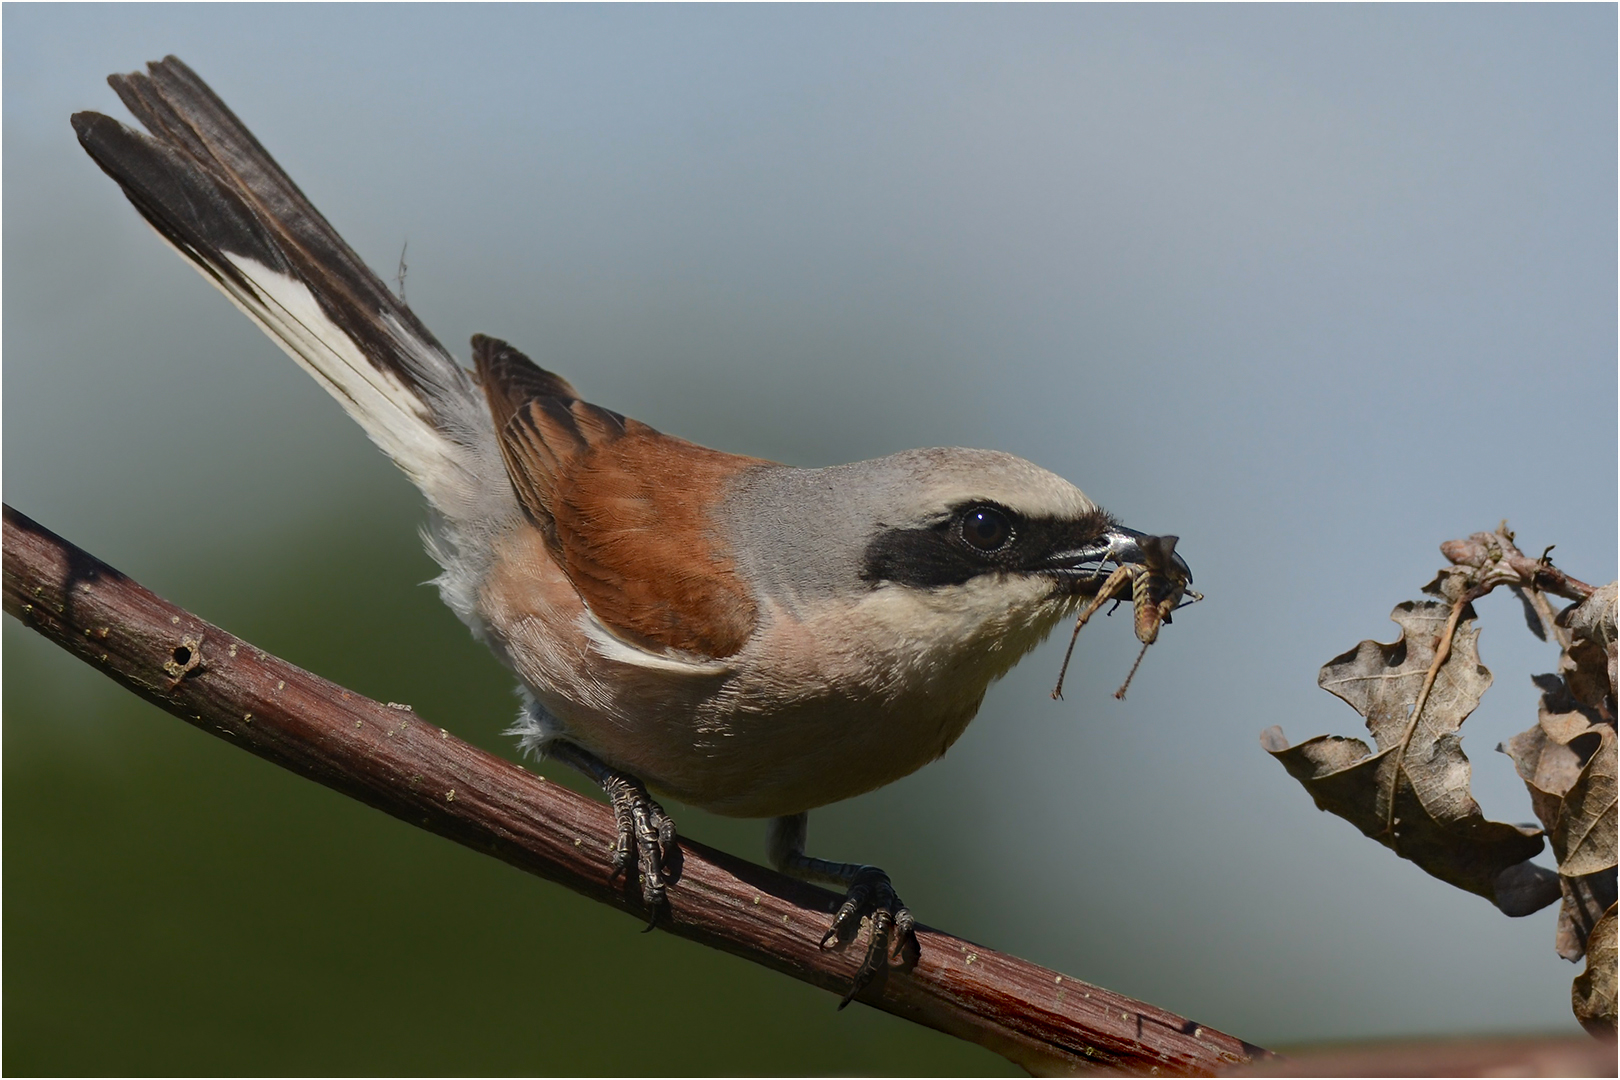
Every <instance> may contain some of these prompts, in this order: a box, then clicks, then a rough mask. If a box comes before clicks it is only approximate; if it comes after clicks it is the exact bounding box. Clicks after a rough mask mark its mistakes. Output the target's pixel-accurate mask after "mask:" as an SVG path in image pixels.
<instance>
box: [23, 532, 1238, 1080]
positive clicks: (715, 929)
mask: <svg viewBox="0 0 1620 1080" xmlns="http://www.w3.org/2000/svg"><path fill="white" fill-rule="evenodd" d="M4 520H5V533H4V562H3V564H0V575H3V578H4V598H5V610H6V611H7V612H8V613H10V614H11V615H13V616H15V617H16V618H17V619H19V620H21V621H22V622H23V623H24V624H25V625H27V626H30V627H32V628H33V629H35V630H37V631H39V632H40V633H41V634H43V635H45V636H46V637H47V638H49V639H50V640H52V641H54V642H55V643H56V644H58V645H60V646H62V647H63V648H64V649H66V650H68V651H69V652H71V653H73V654H74V655H76V656H78V657H79V658H80V659H82V660H84V661H85V662H87V663H89V664H90V665H91V666H93V667H96V668H98V669H99V670H101V671H102V672H103V673H104V674H106V675H107V676H108V677H109V678H111V679H113V680H114V681H115V682H117V683H119V684H120V685H122V686H124V687H125V688H126V689H129V690H131V691H133V692H134V693H136V694H139V695H140V696H141V697H143V698H146V699H147V700H148V701H151V702H153V703H154V704H156V705H158V706H159V707H161V708H163V709H165V710H167V711H169V712H171V713H173V714H174V715H176V716H178V717H180V718H181V719H183V720H185V721H187V722H189V723H191V724H193V725H195V726H196V727H198V728H200V729H202V730H203V731H206V732H208V733H210V734H213V735H216V736H219V737H221V738H223V739H225V740H226V741H228V742H231V743H233V744H234V745H237V746H240V747H242V748H243V749H245V750H248V751H249V752H251V753H254V754H257V755H259V756H260V757H263V758H266V759H268V760H270V761H273V762H275V763H276V764H278V765H281V766H283V767H284V768H287V769H290V770H292V771H293V772H296V773H298V774H299V775H301V776H305V777H308V778H309V779H312V780H316V781H318V782H320V783H322V784H325V785H326V786H327V787H330V788H332V789H334V790H336V791H339V792H342V793H343V794H346V795H349V796H351V797H353V798H356V799H359V800H360V801H362V802H365V803H367V804H369V805H371V806H374V807H376V808H377V809H379V810H382V811H384V812H386V813H389V814H392V815H393V816H395V817H397V818H400V819H401V820H403V821H406V822H409V823H411V824H413V825H417V826H420V827H421V828H424V829H427V830H429V831H430V832H434V833H438V834H439V835H441V836H445V837H448V838H449V839H452V840H455V841H456V842H458V843H461V844H464V845H466V846H467V847H470V848H473V849H474V850H477V851H481V852H484V853H485V854H488V855H492V856H494V857H495V858H498V859H501V860H503V861H505V862H508V863H510V864H512V865H513V866H516V867H518V868H520V869H523V870H527V871H529V872H530V873H533V874H537V875H539V876H540V877H543V878H546V879H548V880H551V881H556V882H559V883H560V884H563V885H565V886H567V887H568V888H570V889H573V890H574V891H576V892H578V893H581V894H583V895H585V896H588V897H591V898H592V899H594V900H599V901H601V902H602V903H606V904H610V905H612V906H614V907H617V908H620V909H621V910H624V911H629V912H633V913H637V914H638V915H639V914H640V900H639V890H637V889H630V890H627V889H626V887H625V883H624V881H623V879H622V878H619V879H614V878H613V876H612V875H611V872H610V867H609V863H608V859H609V848H610V847H611V846H612V842H613V837H614V826H613V821H612V816H611V814H610V812H609V811H608V809H607V807H606V806H604V805H602V804H601V803H598V802H595V801H592V800H590V799H587V798H584V797H583V796H580V795H576V794H575V793H573V792H571V791H569V790H567V789H566V788H563V787H561V786H559V785H557V784H552V783H547V782H546V781H545V780H544V779H543V778H541V777H538V776H535V775H534V774H532V773H529V772H527V771H525V770H524V769H522V768H520V767H519V766H517V765H514V764H512V763H511V762H508V761H504V760H502V759H500V758H497V757H495V756H494V755H492V754H488V753H485V752H484V751H482V750H480V749H478V748H477V747H475V746H471V745H469V744H467V743H464V742H462V741H461V740H460V739H457V738H455V737H454V736H452V735H451V734H450V733H449V732H447V731H445V730H444V729H442V728H438V727H435V726H433V725H432V724H429V723H427V722H425V721H423V720H422V719H420V718H419V717H417V716H416V714H414V713H412V712H410V711H408V710H404V709H399V708H390V707H388V706H386V705H382V704H379V703H378V702H375V701H371V700H370V699H368V698H364V697H362V696H360V695H359V694H355V693H353V692H351V691H348V690H345V689H343V688H342V687H341V686H337V685H335V684H333V683H330V682H327V681H326V680H325V679H322V678H319V677H318V676H315V675H311V674H309V673H308V672H306V671H303V670H301V669H299V668H297V667H294V666H293V665H291V664H289V663H287V662H286V661H284V660H281V659H278V658H277V657H274V656H271V655H269V654H267V653H265V652H263V651H262V650H259V649H256V648H254V647H253V646H252V645H250V644H248V643H247V642H245V641H242V640H240V639H239V638H236V637H234V636H232V635H231V634H228V633H226V632H225V631H223V630H221V629H219V628H218V627H215V626H212V625H210V624H208V623H206V622H204V621H202V620H201V619H199V618H197V617H196V616H195V615H192V614H190V613H189V612H186V611H183V610H181V609H180V608H177V607H175V606H173V605H172V604H169V603H167V602H166V601H164V600H162V599H160V598H159V597H157V596H155V595H153V594H152V593H151V592H148V591H147V590H146V589H144V588H142V587H141V586H140V585H137V584H136V583H135V582H133V581H131V580H130V579H128V578H126V577H125V576H124V575H122V574H120V573H119V572H118V571H116V570H114V569H112V568H111V567H109V566H107V565H106V564H104V563H102V562H100V561H99V560H97V559H95V558H94V557H93V556H91V555H89V554H87V553H85V552H84V551H81V550H80V549H78V548H76V547H74V546H73V545H72V544H69V543H68V542H67V541H65V540H63V539H61V538H60V537H58V536H56V535H54V534H52V533H51V532H49V531H48V530H46V529H44V528H42V527H40V526H39V525H37V524H36V523H35V522H33V521H31V520H29V519H28V518H27V517H25V516H24V515H22V514H19V513H17V512H16V511H14V510H12V509H11V508H10V507H9V506H7V507H5V511H4ZM681 850H682V862H681V873H680V877H679V879H678V880H677V881H676V883H675V884H674V886H673V887H672V888H671V889H670V890H669V905H668V911H667V914H666V915H662V916H660V917H659V919H658V923H657V925H658V926H659V928H661V929H664V930H667V931H669V932H670V933H673V934H677V935H679V936H681V937H685V938H689V939H691V940H694V941H698V942H701V943H703V944H705V945H709V946H712V947H714V948H718V949H722V950H724V951H726V952H729V953H732V954H734V955H736V956H741V957H743V958H745V959H748V960H752V961H754V962H755V963H758V964H762V965H764V966H765V967H768V968H771V969H772V970H775V971H780V972H782V973H784V974H787V975H791V976H793V977H794V978H796V979H800V980H803V981H804V982H807V983H810V984H812V985H814V986H818V987H820V988H822V989H824V990H827V991H829V992H830V993H833V994H840V993H842V992H843V990H844V988H845V987H847V986H848V985H849V978H850V972H851V971H852V970H853V968H854V967H855V965H856V964H857V962H858V959H859V958H858V956H854V955H851V954H850V953H849V952H840V951H823V950H822V949H821V948H820V947H819V942H820V940H821V935H822V932H823V930H824V929H825V927H826V924H827V918H828V914H829V913H830V912H831V911H832V910H833V908H834V906H835V904H836V902H837V900H838V898H837V897H835V896H834V895H833V894H832V893H829V892H827V891H826V890H824V889H819V888H816V887H815V886H812V885H807V884H805V883H803V882H800V881H795V880H793V879H791V878H787V877H784V876H782V875H780V874H777V873H775V872H773V871H770V870H766V869H764V868H763V867H759V866H755V865H753V864H752V863H749V862H746V861H744V860H742V859H738V858H734V857H733V856H730V855H726V854H725V853H723V852H719V851H715V850H713V849H712V848H708V847H705V846H704V845H702V844H697V843H693V842H691V841H687V840H683V841H681ZM917 939H918V944H919V946H920V956H919V958H918V959H917V961H916V962H915V963H914V964H913V965H912V966H911V967H910V968H891V969H889V971H888V972H887V973H886V974H885V975H883V976H880V977H879V978H878V979H877V980H876V981H875V982H873V983H872V984H871V985H870V986H868V987H867V988H866V989H864V990H863V991H862V992H861V993H860V995H859V996H858V997H857V1000H859V1001H862V1002H864V1003H866V1004H868V1005H871V1006H873V1007H874V1008H878V1009H883V1010H884V1011H886V1012H891V1013H894V1014H895V1015H897V1016H903V1017H906V1018H907V1019H910V1020H914V1021H916V1022H917V1023H919V1024H923V1025H926V1026H928V1027H932V1028H935V1029H937V1030H939V1031H943V1032H945V1033H947V1034H950V1035H955V1036H957V1037H958V1038H962V1039H966V1040H968V1041H970V1042H974V1043H978V1044H979V1045H981V1046H985V1047H987V1048H989V1049H991V1050H994V1051H996V1052H997V1053H999V1054H1001V1055H1003V1056H1004V1057H1006V1058H1007V1059H1008V1060H1010V1061H1013V1062H1015V1063H1016V1064H1018V1065H1021V1066H1023V1067H1024V1068H1025V1069H1027V1070H1029V1071H1030V1072H1032V1073H1036V1074H1038V1075H1049V1074H1053V1073H1066V1074H1067V1073H1073V1072H1093V1073H1095V1072H1117V1073H1125V1074H1131V1075H1149V1074H1158V1075H1209V1074H1212V1073H1214V1072H1216V1071H1219V1070H1222V1069H1227V1068H1231V1067H1233V1066H1235V1065H1238V1064H1242V1063H1244V1062H1248V1061H1255V1060H1259V1059H1262V1058H1265V1057H1268V1056H1270V1055H1269V1054H1268V1053H1267V1051H1265V1050H1262V1049H1260V1048H1259V1047H1256V1046H1252V1045H1250V1044H1248V1043H1245V1042H1243V1041H1241V1040H1239V1039H1235V1038H1233V1037H1232V1036H1230V1035H1225V1034H1222V1033H1221V1032H1218V1031H1215V1030H1213V1029H1211V1028H1207V1027H1204V1026H1202V1025H1199V1024H1195V1023H1193V1022H1192V1021H1190V1020H1187V1019H1184V1018H1183V1017H1180V1016H1176V1015H1174V1014H1172V1013H1169V1012H1166V1011H1165V1010H1163V1009H1159V1008H1156V1007H1154V1006H1152V1005H1148V1004H1145V1003H1143V1002H1139V1001H1133V1000H1131V999H1130V998H1127V997H1124V996H1122V995H1120V994H1116V993H1114V992H1112V991H1109V990H1105V989H1103V988H1101V987H1097V986H1092V985H1090V984H1088V983H1084V982H1080V981H1079V980H1077V979H1071V978H1069V977H1068V976H1066V975H1059V974H1058V973H1057V972H1054V971H1050V970H1047V969H1046V968H1042V967H1038V966H1036V965H1034V964H1031V963H1029V962H1027V961H1024V960H1020V959H1017V958H1016V957H1011V956H1006V955H1004V954H1001V953H997V952H994V951H992V950H989V949H986V948H983V947H982V946H978V945H974V944H973V943H971V942H967V941H963V940H962V939H960V938H956V937H952V936H951V935H949V934H945V933H942V932H940V931H937V930H931V929H928V928H926V927H922V926H919V927H918V928H917ZM854 951H855V952H859V951H860V950H858V949H857V950H854Z"/></svg>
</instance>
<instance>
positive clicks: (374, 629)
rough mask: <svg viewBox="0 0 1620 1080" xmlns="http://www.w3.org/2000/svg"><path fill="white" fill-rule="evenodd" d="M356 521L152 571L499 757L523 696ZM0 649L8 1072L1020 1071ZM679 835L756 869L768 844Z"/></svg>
mask: <svg viewBox="0 0 1620 1080" xmlns="http://www.w3.org/2000/svg"><path fill="white" fill-rule="evenodd" d="M350 510H351V517H352V520H353V521H354V522H360V523H363V527H361V528H358V529H356V528H354V527H352V526H351V525H350V524H345V523H343V522H337V521H332V522H326V523H323V524H321V525H319V526H318V527H316V528H315V529H314V530H313V531H311V532H309V533H307V534H304V535H296V536H290V537H281V538H279V550H274V551H272V550H269V549H268V545H267V547H266V549H265V550H258V551H249V552H236V553H223V554H222V555H221V557H217V558H209V559H206V560H199V561H197V562H194V563H191V564H189V565H186V566H183V567H178V568H177V567H167V568H164V569H163V570H162V571H160V572H159V575H158V576H162V577H165V578H166V579H169V578H175V577H181V578H184V579H187V580H186V582H185V584H184V585H183V586H177V587H176V589H175V590H173V591H178V592H183V593H184V595H185V599H184V601H183V602H184V603H186V604H187V605H188V606H190V607H191V608H192V609H193V610H195V611H197V613H198V614H200V615H203V616H204V617H205V618H210V619H212V620H214V621H216V622H219V623H221V624H222V625H224V626H225V627H227V628H228V629H230V630H231V631H232V632H234V633H240V634H241V635H242V636H244V637H246V638H248V639H249V640H251V641H253V642H254V643H255V644H258V645H260V646H262V647H265V648H268V649H271V650H273V651H276V652H278V653H280V654H281V655H284V656H286V657H287V658H289V659H292V660H293V661H294V662H297V663H300V664H302V665H304V666H306V667H308V668H310V669H311V670H314V671H317V672H319V673H321V674H323V675H325V676H328V677H330V678H333V679H336V680H337V681H339V682H341V683H343V684H345V685H347V686H350V687H352V688H354V689H357V690H360V691H362V692H364V693H367V694H370V695H372V696H375V697H378V698H380V699H382V700H385V701H386V700H393V701H402V702H409V703H410V704H412V705H413V706H414V707H415V708H416V709H417V711H418V712H420V713H422V714H423V715H424V716H426V717H429V718H430V719H432V720H433V721H434V722H437V723H441V724H443V725H445V726H446V727H449V728H451V729H452V730H454V731H455V732H457V733H458V734H460V735H462V736H465V737H467V738H468V739H470V740H471V741H473V742H476V743H479V744H480V745H482V746H484V747H486V748H488V749H490V750H492V751H494V752H496V753H501V754H505V755H507V756H509V757H510V756H512V748H511V744H510V740H508V739H505V738H503V737H502V736H501V735H500V730H501V729H502V728H503V727H504V726H505V725H506V724H507V723H508V722H509V721H510V718H511V717H512V715H513V713H514V711H515V704H516V703H515V699H514V698H513V696H512V693H511V686H512V680H511V678H510V677H509V676H508V675H507V674H506V673H505V672H504V671H502V670H501V669H500V668H499V667H498V665H497V664H496V663H495V662H494V660H493V659H491V658H490V657H489V655H488V654H487V653H486V652H485V651H484V650H483V649H482V648H481V647H480V646H478V645H477V644H476V643H474V642H473V641H472V640H471V638H470V637H469V635H468V634H467V632H466V631H465V630H464V629H463V628H462V627H461V626H460V625H459V624H458V623H457V622H456V621H455V620H454V618H453V617H452V616H451V615H450V614H449V613H448V611H446V610H445V609H444V608H443V607H442V606H441V605H440V604H439V601H438V597H437V595H436V593H435V591H434V590H433V589H431V588H427V587H420V588H417V587H413V584H412V583H413V582H420V581H424V580H425V579H427V578H429V577H430V576H431V575H432V572H433V567H432V565H431V564H430V563H429V562H428V560H427V559H426V557H425V556H424V555H423V554H422V553H421V550H420V549H419V548H418V547H417V546H416V543H415V538H414V534H413V528H412V524H413V514H414V513H415V511H414V509H413V508H411V506H410V501H409V498H408V496H406V497H402V498H400V499H398V500H396V501H395V502H394V503H392V504H389V505H386V506H382V507H370V506H366V507H351V508H350ZM46 524H49V523H46ZM378 538H381V540H380V541H379V539H378ZM379 542H381V543H383V544H385V545H386V546H385V547H381V548H379V547H378V546H377V544H378V543H379ZM313 553H319V555H318V557H316V556H315V555H314V554H313ZM120 569H123V570H125V571H126V572H128V573H130V574H131V575H132V576H134V577H135V578H136V579H137V580H141V579H142V578H143V574H142V572H141V571H142V568H141V567H139V566H125V567H120ZM147 579H148V580H150V577H148V578H147ZM176 599H177V600H178V599H179V598H178V597H176ZM4 634H5V636H4V647H5V652H4V674H5V680H4V709H5V721H6V724H5V759H4V775H5V792H4V800H5V837H4V839H5V864H4V869H5V876H6V883H7V885H8V886H9V888H8V889H7V895H6V904H5V912H4V930H5V941H6V946H7V947H6V950H5V956H4V975H5V985H6V989H7V991H8V993H7V994H6V995H5V1001H4V1022H5V1031H6V1040H5V1049H4V1062H3V1067H4V1069H5V1071H6V1072H7V1073H11V1074H21V1075H39V1074H90V1075H95V1074H109V1073H111V1074H119V1073H122V1074H132V1075H140V1074H151V1073H171V1074H197V1073H222V1074H240V1073H251V1074H290V1075H297V1074H315V1073H340V1074H344V1073H364V1074H386V1073H400V1074H418V1073H430V1074H431V1073H439V1074H447V1075H450V1074H463V1075H467V1074H471V1075H478V1074H507V1073H529V1074H532V1073H627V1074H631V1075H637V1074H646V1073H663V1074H687V1073H695V1074H731V1073H767V1074H769V1073H793V1074H803V1073H902V1074H903V1073H919V1074H966V1075H973V1074H986V1073H1003V1074H1010V1073H1012V1072H1013V1071H1014V1070H1013V1069H1012V1068H1011V1067H1010V1066H1009V1065H1008V1063H1006V1062H1005V1061H1003V1060H1002V1059H1000V1058H998V1057H996V1056H994V1055H992V1054H990V1053H989V1052H987V1051H984V1050H980V1049H979V1048H977V1047H973V1046H969V1045H967V1044H964V1043H961V1042H958V1041H957V1040H954V1039H951V1038H947V1037H945V1036H942V1035H939V1034H936V1033H934V1032H931V1031H927V1030H925V1029H923V1028H920V1027H916V1026H914V1025H912V1024H910V1023H908V1022H906V1021H902V1020H898V1019H895V1018H893V1017H890V1016H887V1015H885V1014H882V1013H879V1012H876V1011H874V1010H871V1009H868V1008H865V1007H863V1006H854V1007H852V1008H850V1009H848V1010H845V1011H844V1012H842V1013H839V1012H835V1010H834V1006H835V1004H836V1002H835V1000H834V999H833V998H832V997H831V996H829V995H827V994H825V993H823V992H821V991H818V990H814V989H811V988H809V987H807V986H803V985H801V984H799V983H796V982H793V981H792V980H789V979H786V978H783V977H781V976H779V975H776V974H773V973H770V972H767V971H764V970H762V969H758V968H755V967H753V966H752V965H749V964H747V963H745V962H743V961H741V960H737V959H735V958H733V957H730V956H726V955H723V954H721V953H718V952H715V951H712V950H709V949H705V948H701V947H699V946H696V945H693V944H691V943H689V942H685V941H680V940H677V939H675V938H673V937H671V936H669V935H666V934H661V933H652V934H645V935H643V934H641V933H638V932H637V931H638V929H639V926H638V924H637V921H636V920H635V919H633V918H630V917H627V916H625V915H623V914H620V913H617V912H614V911H611V910H608V909H606V908H604V907H601V906H599V905H597V904H594V903H591V902H589V901H587V900H584V899H582V898H579V897H576V896H574V895H573V894H571V893H569V892H567V891H566V890H564V889H562V888H561V887H559V886H556V885H553V884H550V883H547V882H542V881H540V880H538V879H535V878H532V877H529V876H527V875H525V874H523V873H521V872H519V871H517V870H514V869H513V868H511V867H509V866H506V865H505V864H503V863H499V862H496V861H494V860H492V859H489V858H487V857H485V856H482V855H479V854H475V853H473V852H471V851H467V850H465V849H463V848H461V847H458V846H456V845H454V844H451V843H449V842H448V841H445V840H442V839H440V838H438V837H435V836H431V835H429V834H427V833H424V832H420V831H418V830H416V829H414V828H412V827H410V826H408V825H405V824H403V823H401V822H399V821H396V820H394V819H392V818H389V817H387V816H385V815H383V814H380V813H378V812H377V811H375V810H371V809H369V808H367V807H365V806H362V805H360V804H359V803H356V802H353V801H351V800H349V799H346V798H344V797H342V796H339V795H337V794H334V793H332V792H330V791H327V790H326V789H324V788H321V787H318V786H317V785H315V784H312V783H310V782H308V781H306V780H302V779H300V778H298V777H295V776H293V775H291V774H289V773H286V772H283V771H281V770H280V769H278V768H276V767H275V766H272V765H270V764H268V763H266V762H263V761H260V760H259V759H257V758H254V757H251V756H250V755H247V754H245V753H242V752H240V751H238V750H236V749H234V748H232V747H231V746H229V745H227V744H226V743H224V742H222V741H220V740H217V739H211V738H208V737H206V736H205V735H204V734H203V733H202V732H200V731H198V730H195V729H192V728H190V727H188V726H187V725H185V724H184V723H182V722H180V721H179V720H177V719H175V718H173V717H171V716H169V715H168V714H166V713H163V712H161V711H159V710H158V709H156V708H154V707H152V706H150V705H148V704H146V703H144V702H142V701H140V700H138V699H137V698H135V697H133V696H131V695H129V694H126V693H124V692H122V691H120V690H119V689H117V688H116V687H115V686H113V685H112V684H111V683H110V682H107V681H105V680H102V679H101V678H100V677H99V676H97V675H94V674H93V673H92V672H90V671H88V670H87V669H85V668H84V666H83V665H81V664H79V663H78V662H77V661H74V660H72V659H70V658H68V657H67V656H66V655H65V654H62V653H60V652H58V651H57V650H55V649H54V647H52V646H49V645H48V644H46V643H45V642H44V641H43V640H42V639H39V638H37V637H35V636H34V635H32V634H31V633H30V632H28V631H27V630H25V629H23V628H22V627H20V626H19V625H18V624H17V623H16V622H15V621H13V620H9V619H8V620H6V625H5V631H4ZM546 771H547V773H548V775H556V776H557V777H558V778H559V779H563V780H565V782H569V783H572V784H573V785H574V786H575V787H576V788H580V785H579V784H578V783H577V782H575V781H574V779H573V778H571V777H567V776H562V775H561V773H562V772H564V770H561V769H560V768H557V767H548V768H547V769H546ZM580 789H581V790H583V788H580ZM679 820H680V821H681V823H682V825H683V827H684V828H685V829H686V830H687V831H688V833H689V834H695V835H701V836H702V837H703V839H705V840H706V841H708V842H711V843H716V844H719V845H721V846H724V847H728V848H730V849H733V850H738V851H741V852H743V853H744V854H748V855H751V856H753V857H755V858H758V857H759V855H758V853H759V848H760V846H761V832H762V830H761V826H760V825H759V824H758V823H754V822H733V821H725V820H722V819H717V818H713V817H710V816H707V815H703V814H699V813H696V812H694V811H692V810H690V809H689V808H688V809H682V810H680V811H679Z"/></svg>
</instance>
